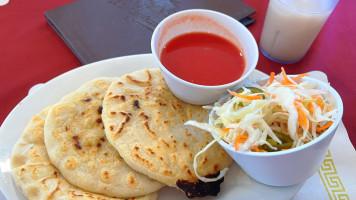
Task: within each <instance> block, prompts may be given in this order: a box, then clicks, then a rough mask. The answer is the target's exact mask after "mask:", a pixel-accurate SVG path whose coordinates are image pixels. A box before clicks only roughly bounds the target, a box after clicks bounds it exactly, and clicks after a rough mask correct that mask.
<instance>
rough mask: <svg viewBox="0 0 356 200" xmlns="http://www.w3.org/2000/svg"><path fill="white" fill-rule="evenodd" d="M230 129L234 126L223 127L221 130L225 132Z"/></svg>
mask: <svg viewBox="0 0 356 200" xmlns="http://www.w3.org/2000/svg"><path fill="white" fill-rule="evenodd" d="M230 129H232V128H222V129H221V130H222V131H224V132H228V131H229V130H230Z"/></svg>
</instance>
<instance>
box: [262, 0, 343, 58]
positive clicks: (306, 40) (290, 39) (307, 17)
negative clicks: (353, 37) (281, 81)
mask: <svg viewBox="0 0 356 200" xmlns="http://www.w3.org/2000/svg"><path fill="white" fill-rule="evenodd" d="M337 2H338V0H270V2H269V5H268V10H267V14H266V19H265V22H264V25H263V30H262V34H261V39H260V48H261V51H262V53H263V54H264V55H265V56H266V57H268V58H270V59H272V60H274V61H277V62H281V63H295V62H298V61H299V60H300V59H302V58H303V56H304V55H305V53H306V52H307V51H308V49H309V47H310V45H311V44H312V42H313V40H314V39H315V37H316V36H317V35H318V33H319V31H320V29H321V28H322V27H323V25H324V23H325V22H326V20H327V19H328V17H329V15H330V13H331V12H332V10H333V9H334V7H335V6H336V4H337Z"/></svg>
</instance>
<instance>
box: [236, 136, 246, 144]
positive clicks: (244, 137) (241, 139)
mask: <svg viewBox="0 0 356 200" xmlns="http://www.w3.org/2000/svg"><path fill="white" fill-rule="evenodd" d="M247 139H248V137H247V136H246V135H238V136H236V138H235V141H237V142H238V143H244V142H245V141H246V140H247Z"/></svg>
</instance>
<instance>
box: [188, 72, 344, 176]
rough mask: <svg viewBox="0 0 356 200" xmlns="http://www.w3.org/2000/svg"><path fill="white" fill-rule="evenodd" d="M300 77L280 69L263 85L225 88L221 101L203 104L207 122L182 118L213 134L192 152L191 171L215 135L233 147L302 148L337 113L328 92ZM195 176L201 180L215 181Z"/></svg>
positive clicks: (255, 149)
mask: <svg viewBox="0 0 356 200" xmlns="http://www.w3.org/2000/svg"><path fill="white" fill-rule="evenodd" d="M304 76H308V74H302V75H299V76H295V77H294V78H292V77H290V76H287V74H286V73H285V71H284V69H283V68H282V72H281V73H280V74H278V75H275V73H273V72H272V73H271V75H270V78H269V80H268V81H267V82H266V83H264V84H263V85H259V84H257V83H252V82H251V83H249V84H248V87H247V86H246V87H242V88H240V89H238V90H237V91H229V93H230V95H231V96H230V97H229V99H228V100H227V101H226V102H225V103H224V104H220V103H215V104H214V106H205V108H207V109H212V110H213V112H212V113H215V115H216V117H213V116H210V117H211V120H212V124H208V123H200V122H196V121H188V122H186V125H192V126H195V127H198V128H200V129H204V130H207V131H209V132H211V133H212V134H214V135H216V136H217V137H216V139H215V140H213V141H212V142H211V144H209V145H208V146H207V147H206V148H204V149H203V150H202V151H201V152H199V153H198V154H197V155H196V156H195V158H194V169H195V172H196V166H197V163H196V158H197V156H199V155H200V154H201V153H202V152H204V151H205V150H206V149H207V148H209V146H211V145H212V143H214V142H216V141H217V140H219V139H222V140H223V141H225V142H226V143H227V144H228V145H229V146H231V147H233V148H234V149H235V150H236V151H242V152H271V151H280V150H287V149H290V148H295V147H298V146H301V145H303V144H306V143H308V142H310V141H312V140H314V139H315V138H317V137H318V136H319V135H321V134H322V133H323V132H325V130H327V129H328V127H330V126H331V125H332V123H333V121H334V120H335V118H336V116H337V110H336V109H334V108H333V106H332V105H334V102H333V99H331V98H330V95H329V92H328V90H321V89H318V88H317V85H316V84H314V83H308V82H307V81H303V80H302V78H303V77H304ZM224 173H226V170H225V171H224ZM196 175H197V176H198V177H199V178H200V179H201V180H202V181H205V182H210V181H215V180H213V179H206V178H205V177H200V176H199V175H198V174H197V172H196ZM220 175H222V174H221V173H220Z"/></svg>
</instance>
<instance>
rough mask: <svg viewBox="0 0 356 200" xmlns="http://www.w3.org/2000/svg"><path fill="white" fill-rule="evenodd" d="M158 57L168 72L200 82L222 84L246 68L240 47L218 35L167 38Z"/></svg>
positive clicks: (234, 78)
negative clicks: (168, 39)
mask: <svg viewBox="0 0 356 200" xmlns="http://www.w3.org/2000/svg"><path fill="white" fill-rule="evenodd" d="M160 60H161V62H162V64H163V66H165V67H166V69H167V70H168V71H170V72H171V73H173V74H174V75H176V76H178V77H179V78H181V79H183V80H186V81H188V82H191V83H195V84H199V85H223V84H227V83H230V82H233V81H235V80H237V79H239V78H240V77H241V76H242V74H243V72H244V70H245V65H246V64H245V58H244V57H243V54H242V52H241V50H240V49H239V48H238V47H236V46H235V45H234V44H232V43H231V42H230V41H228V40H227V39H225V38H222V37H220V36H218V35H214V34H210V33H201V32H196V33H187V34H183V35H180V36H177V37H175V38H173V39H172V40H170V41H169V42H168V43H167V44H166V45H165V46H164V47H163V50H162V52H161V56H160Z"/></svg>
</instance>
